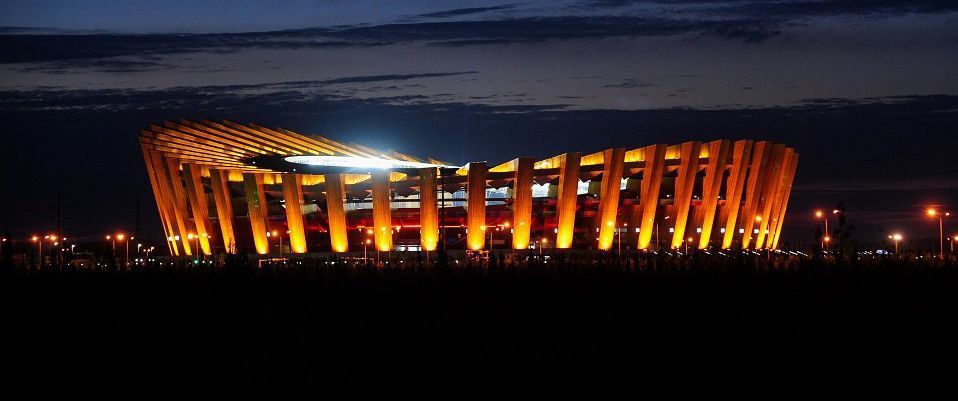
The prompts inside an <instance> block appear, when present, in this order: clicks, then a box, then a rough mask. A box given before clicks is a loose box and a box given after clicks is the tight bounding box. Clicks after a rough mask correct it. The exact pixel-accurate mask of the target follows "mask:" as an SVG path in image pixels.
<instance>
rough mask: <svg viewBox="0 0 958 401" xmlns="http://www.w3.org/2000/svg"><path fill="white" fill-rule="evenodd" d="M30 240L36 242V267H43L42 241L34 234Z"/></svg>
mask: <svg viewBox="0 0 958 401" xmlns="http://www.w3.org/2000/svg"><path fill="white" fill-rule="evenodd" d="M30 241H33V242H36V243H37V255H39V260H38V261H37V269H39V268H41V267H43V241H40V237H38V236H36V235H34V236H33V237H31V238H30Z"/></svg>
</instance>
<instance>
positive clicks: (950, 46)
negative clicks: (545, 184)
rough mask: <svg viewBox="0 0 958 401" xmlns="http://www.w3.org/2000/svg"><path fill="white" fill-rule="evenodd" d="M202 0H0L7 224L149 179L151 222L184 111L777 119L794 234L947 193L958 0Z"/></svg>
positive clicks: (375, 125) (441, 142)
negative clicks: (790, 157)
mask: <svg viewBox="0 0 958 401" xmlns="http://www.w3.org/2000/svg"><path fill="white" fill-rule="evenodd" d="M197 3H200V2H194V1H179V0H175V1H174V0H168V1H162V2H147V1H43V2H37V1H11V0H7V1H4V2H2V3H0V117H2V121H3V125H2V128H0V130H2V131H0V132H2V135H3V139H4V141H3V150H2V152H0V160H2V162H0V183H2V190H3V196H2V197H0V199H2V201H0V202H2V204H0V206H2V207H0V210H2V212H0V230H9V231H10V232H11V233H12V234H13V235H15V236H23V235H28V234H32V233H41V234H42V233H44V232H48V231H51V230H53V229H54V228H55V214H56V213H55V212H56V209H55V202H56V201H55V199H56V193H58V192H60V193H62V194H63V199H64V204H65V208H64V213H65V215H64V232H65V233H69V234H70V235H73V236H75V237H84V236H87V237H89V238H96V237H98V236H100V235H102V234H103V233H106V232H113V231H115V230H125V231H131V230H132V229H133V225H134V217H135V205H136V199H137V197H138V196H139V197H140V198H141V199H142V201H141V203H142V204H141V210H142V212H143V228H144V231H145V233H146V234H148V235H149V236H152V237H156V238H159V237H161V235H162V231H161V230H160V226H159V218H158V217H157V215H156V208H155V204H154V203H153V200H152V192H151V191H150V189H149V183H148V180H147V176H146V173H145V170H144V167H143V161H142V159H141V154H140V150H139V148H138V146H137V136H138V135H139V130H140V129H141V128H144V127H146V126H147V125H148V124H149V123H152V122H159V121H162V120H164V119H177V118H182V117H187V118H210V119H223V118H227V119H232V120H236V121H238V122H256V123H259V124H262V125H266V126H280V127H284V128H289V129H292V130H296V131H300V132H303V133H316V134H321V135H324V136H328V137H330V138H332V139H341V140H347V141H356V142H359V143H363V144H366V145H368V146H372V147H377V148H381V149H395V150H397V151H400V152H404V153H410V154H413V155H417V156H420V157H426V156H432V157H436V158H439V159H444V160H448V161H451V162H455V163H465V162H469V161H481V160H487V161H489V162H491V163H493V164H495V163H498V162H502V161H506V160H509V159H512V158H514V157H517V156H535V157H548V156H552V155H555V154H558V153H562V152H566V151H582V152H585V153H589V152H593V151H598V150H602V149H606V148H608V147H612V146H621V147H627V148H635V147H639V146H643V145H647V144H651V143H656V142H665V143H672V144H674V143H679V142H682V141H686V140H702V141H708V140H713V139H719V138H729V139H743V138H752V139H767V140H771V141H776V142H783V143H786V144H788V145H789V146H793V147H795V148H796V149H797V151H798V152H799V153H800V154H801V160H800V162H799V169H798V173H797V176H796V180H795V188H794V190H793V194H792V197H791V202H790V204H789V208H788V213H787V217H786V221H785V226H784V233H783V235H784V238H783V240H784V241H785V242H812V241H813V231H814V224H815V222H814V220H813V218H812V217H813V216H812V211H813V210H814V209H815V208H816V207H822V208H824V209H831V207H832V206H833V205H835V203H836V202H843V203H844V205H845V206H846V208H847V210H848V212H847V213H848V217H849V220H850V222H852V223H853V224H855V225H856V226H857V228H856V232H855V237H856V238H859V239H862V240H865V241H879V240H881V239H883V238H884V237H885V236H886V235H887V234H888V233H889V232H891V231H901V232H903V233H905V235H906V236H907V237H908V238H931V237H933V236H937V224H933V223H932V222H931V221H930V219H927V218H925V217H924V216H923V215H922V213H923V208H924V207H925V206H927V205H931V204H937V205H942V207H944V208H946V209H948V208H949V207H956V209H951V210H958V165H956V163H955V160H954V156H953V155H954V154H955V152H956V147H958V73H956V71H958V29H956V27H958V2H954V1H891V0H879V1H851V0H848V1H794V0H784V1H775V2H764V1H747V0H742V1H717V0H716V1H710V0H700V1H696V0H687V1H671V2H666V1H614V0H599V1H560V2H552V1H548V2H547V1H523V2H517V3H509V2H504V1H495V2H489V1H406V2H400V1H383V2H373V1H327V2H322V3H321V4H314V3H318V2H310V1H269V2H261V3H260V2H252V1H228V2H227V1H222V2H206V3H207V4H197ZM947 224H951V227H952V228H951V229H950V230H952V231H956V232H958V221H956V222H953V223H946V225H947ZM946 228H947V226H946ZM946 234H948V233H947V232H946Z"/></svg>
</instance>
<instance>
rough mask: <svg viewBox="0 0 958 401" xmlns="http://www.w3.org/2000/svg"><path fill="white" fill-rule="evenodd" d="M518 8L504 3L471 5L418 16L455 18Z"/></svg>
mask: <svg viewBox="0 0 958 401" xmlns="http://www.w3.org/2000/svg"><path fill="white" fill-rule="evenodd" d="M514 8H516V4H502V5H498V6H491V7H471V8H457V9H453V10H445V11H438V12H434V13H426V14H419V15H417V17H421V18H437V19H438V18H453V17H462V16H466V15H475V14H484V13H488V12H493V11H504V10H511V9H514Z"/></svg>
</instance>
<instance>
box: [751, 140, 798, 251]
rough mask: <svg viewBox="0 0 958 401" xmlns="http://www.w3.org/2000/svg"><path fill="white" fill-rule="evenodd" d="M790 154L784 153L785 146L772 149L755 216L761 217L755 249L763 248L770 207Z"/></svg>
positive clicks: (776, 146) (776, 195)
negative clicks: (763, 187)
mask: <svg viewBox="0 0 958 401" xmlns="http://www.w3.org/2000/svg"><path fill="white" fill-rule="evenodd" d="M788 153H790V152H786V149H785V145H782V144H776V145H775V146H773V147H772V156H771V157H770V159H769V165H768V167H767V168H766V170H767V171H768V176H767V177H766V178H765V189H764V191H763V192H762V199H761V202H760V206H759V208H758V211H757V214H758V215H759V216H761V217H762V220H761V221H759V222H758V236H757V237H756V238H755V249H762V248H764V247H765V238H766V237H767V236H768V232H769V230H768V228H769V224H771V222H772V217H771V214H772V207H773V206H774V205H775V198H776V197H778V188H779V187H780V186H781V184H782V179H783V173H784V167H785V165H786V163H789V161H788V159H789V158H790V156H789V154H788Z"/></svg>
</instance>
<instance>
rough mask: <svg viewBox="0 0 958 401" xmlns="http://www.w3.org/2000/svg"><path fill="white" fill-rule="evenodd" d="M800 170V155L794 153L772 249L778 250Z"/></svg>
mask: <svg viewBox="0 0 958 401" xmlns="http://www.w3.org/2000/svg"><path fill="white" fill-rule="evenodd" d="M796 169H798V153H793V156H792V163H791V165H790V166H789V168H788V173H786V178H785V185H784V187H783V189H782V198H781V202H780V205H779V208H778V220H776V221H775V223H776V224H775V230H774V231H773V233H774V234H775V235H774V236H773V237H772V249H778V239H779V237H781V235H782V222H783V221H784V220H785V209H786V208H787V207H788V197H789V196H790V195H791V193H792V182H794V181H795V170H796Z"/></svg>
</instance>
